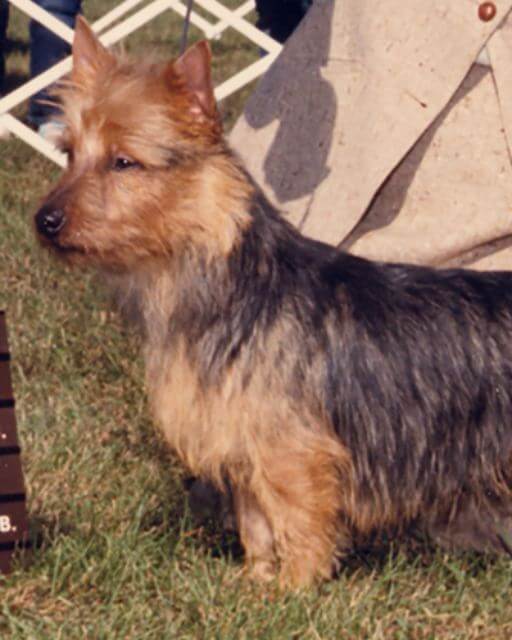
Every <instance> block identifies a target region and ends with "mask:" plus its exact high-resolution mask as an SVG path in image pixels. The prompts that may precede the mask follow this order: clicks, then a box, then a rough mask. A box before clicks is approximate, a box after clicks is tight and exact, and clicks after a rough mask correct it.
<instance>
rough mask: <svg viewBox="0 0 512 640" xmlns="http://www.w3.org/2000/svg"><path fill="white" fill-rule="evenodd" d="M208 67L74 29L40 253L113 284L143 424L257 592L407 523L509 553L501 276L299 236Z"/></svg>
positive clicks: (506, 333)
mask: <svg viewBox="0 0 512 640" xmlns="http://www.w3.org/2000/svg"><path fill="white" fill-rule="evenodd" d="M210 58H211V54H210V49H209V47H208V45H207V43H205V42H200V43H198V44H195V45H194V46H192V47H190V48H189V49H188V50H187V51H186V52H185V53H184V54H183V55H182V56H181V57H179V58H177V59H176V60H174V61H171V62H169V63H165V64H157V63H153V62H143V63H140V64H136V63H132V62H130V61H129V60H125V59H123V58H122V57H118V56H116V55H114V54H113V53H111V52H110V51H108V50H107V49H105V48H104V47H103V46H102V45H101V44H100V42H99V41H98V39H97V38H96V37H95V36H94V34H93V33H92V31H91V29H90V28H89V27H88V25H87V23H86V22H85V21H84V20H83V19H82V18H79V19H78V21H77V26H76V32H75V40H74V45H73V69H72V73H71V76H70V78H69V79H68V80H67V81H65V82H64V83H63V85H62V86H61V87H60V89H59V90H58V96H59V100H60V103H61V105H62V110H63V116H62V118H63V122H64V123H65V125H66V133H65V136H64V138H63V141H62V148H63V150H64V151H65V152H66V153H67V155H68V159H69V165H68V168H67V170H66V171H65V172H64V174H63V176H62V177H61V179H60V181H59V182H58V184H57V185H56V186H55V188H54V189H53V190H52V191H51V193H50V194H49V195H48V196H47V198H46V199H45V201H44V203H43V204H42V206H41V208H40V209H39V211H38V212H37V213H36V215H35V227H36V230H37V234H38V236H39V238H40V240H41V242H42V243H43V245H44V246H46V247H48V248H49V249H50V250H52V251H53V253H54V254H56V255H57V256H59V257H61V258H62V259H64V260H65V261H66V262H68V263H70V264H73V265H75V266H76V267H77V268H88V267H91V266H92V267H95V268H97V269H99V270H100V272H101V273H102V274H103V275H104V277H105V279H106V280H108V281H109V283H110V285H111V286H112V288H113V290H114V291H115V292H116V298H117V301H118V303H119V306H120V308H121V310H122V311H123V313H124V314H125V315H126V316H127V318H128V319H129V321H130V322H131V323H132V324H133V325H134V326H135V327H136V328H137V329H138V330H139V331H140V334H141V336H142V339H143V344H144V358H145V367H146V382H147V389H148V394H149V398H150V406H151V410H152V413H153V415H154V417H155V420H156V422H157V423H158V424H159V426H160V428H161V430H162V432H163V434H164V435H165V438H166V440H167V442H168V443H169V445H170V446H171V447H172V449H174V451H176V452H177V454H178V455H179V457H180V458H181V460H182V461H183V462H184V463H185V465H187V467H188V468H189V469H190V470H191V471H192V473H193V474H195V475H197V476H198V477H200V478H204V479H205V480H208V481H210V482H212V483H213V484H214V485H215V486H216V487H217V488H218V489H219V490H221V491H222V490H225V489H226V488H229V491H230V492H231V494H232V495H233V500H234V509H235V513H236V521H237V526H238V529H239V534H240V538H241V542H242V545H243V547H244V550H245V556H246V564H247V567H248V571H249V573H250V574H251V575H252V576H254V577H255V578H257V579H260V580H268V579H273V578H274V577H277V578H278V580H279V582H280V584H282V585H283V586H284V587H290V588H301V587H307V586H308V585H310V584H312V583H313V582H315V581H317V580H321V579H325V578H329V577H330V576H331V573H332V567H333V564H334V561H335V559H336V558H337V557H343V554H344V553H346V552H347V550H349V549H350V548H351V547H352V545H353V544H354V541H356V540H357V539H358V538H359V537H361V536H366V535H373V534H374V533H375V532H377V533H379V532H386V531H388V530H392V531H402V530H403V531H405V530H407V528H409V527H410V526H416V527H419V528H420V529H421V530H424V531H425V532H426V533H427V534H428V535H430V536H432V537H433V538H434V539H436V540H439V541H440V542H441V543H442V544H445V545H448V546H450V547H456V548H465V549H477V550H482V551H494V552H501V551H508V552H510V542H509V541H510V528H511V522H512V521H511V517H512V496H511V487H512V473H511V471H512V469H511V452H512V339H511V338H512V275H510V274H509V273H506V272H489V273H477V272H472V271H464V270H439V271H438V270H434V269H430V268H425V267H420V266H413V265H404V264H387V263H380V262H371V261H368V260H365V259H363V258H360V257H356V256H353V255H349V254H347V253H343V252H341V251H338V250H337V249H336V248H333V247H331V246H328V245H326V244H323V243H320V242H316V241H314V240H311V239H308V238H306V237H303V236H301V235H300V234H299V232H298V231H297V230H295V229H294V228H293V227H292V226H291V225H290V224H289V223H288V222H287V221H286V220H285V219H284V218H283V217H282V216H281V215H280V213H279V212H278V211H276V210H275V209H274V208H273V206H271V204H269V202H268V201H267V200H266V199H265V197H264V195H263V194H262V191H261V190H260V189H259V188H258V186H257V185H256V184H255V183H254V182H253V180H252V179H251V177H250V176H249V175H248V174H247V172H246V171H245V170H244V168H243V167H242V166H241V164H240V162H239V160H238V159H237V158H236V157H235V155H234V154H233V153H232V152H231V151H230V149H229V147H228V146H227V144H226V142H225V141H224V138H223V134H222V126H221V122H220V117H219V114H218V110H217V106H216V103H215V98H214V92H213V86H212V80H211V70H210V62H211V60H210Z"/></svg>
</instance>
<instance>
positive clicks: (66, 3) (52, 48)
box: [0, 0, 82, 127]
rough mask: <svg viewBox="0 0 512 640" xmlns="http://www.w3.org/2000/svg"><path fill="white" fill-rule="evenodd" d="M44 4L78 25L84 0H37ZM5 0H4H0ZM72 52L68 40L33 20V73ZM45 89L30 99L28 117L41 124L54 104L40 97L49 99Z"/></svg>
mask: <svg viewBox="0 0 512 640" xmlns="http://www.w3.org/2000/svg"><path fill="white" fill-rule="evenodd" d="M35 1H36V4H38V5H39V6H40V7H41V8H43V9H46V10H47V11H48V12H49V13H51V14H52V15H53V16H54V17H55V18H58V19H59V20H62V22H64V23H65V24H66V25H67V26H68V27H71V28H73V27H74V26H75V18H76V16H77V14H78V13H79V11H80V6H81V4H82V0H35ZM0 2H2V0H0ZM69 53H70V46H69V45H68V43H67V42H66V41H65V40H62V39H61V38H59V36H56V35H54V34H53V33H52V32H51V31H48V29H46V28H45V27H43V26H42V25H41V24H39V22H36V21H35V20H32V21H31V22H30V76H31V77H32V78H33V77H34V76H37V75H39V74H40V73H42V72H43V71H46V69H49V68H50V67H51V66H53V65H54V64H56V63H57V62H59V61H60V60H62V59H63V58H65V57H66V56H67V55H69ZM48 99H49V96H48V93H47V92H46V91H40V92H39V93H36V95H35V96H33V97H32V98H31V100H30V106H29V121H30V123H31V124H32V125H34V126H36V127H37V126H39V125H40V124H42V123H43V122H45V121H46V120H48V119H50V118H51V117H52V114H53V113H55V110H56V109H55V108H54V107H50V106H49V105H46V104H40V103H39V102H38V101H39V100H48Z"/></svg>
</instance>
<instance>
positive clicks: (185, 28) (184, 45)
mask: <svg viewBox="0 0 512 640" xmlns="http://www.w3.org/2000/svg"><path fill="white" fill-rule="evenodd" d="M193 6H194V0H188V1H187V13H186V15H185V22H184V24H183V32H182V34H181V45H180V55H183V54H184V53H185V49H186V48H187V42H188V29H189V27H190V14H191V13H192V7H193Z"/></svg>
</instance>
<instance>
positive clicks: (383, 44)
mask: <svg viewBox="0 0 512 640" xmlns="http://www.w3.org/2000/svg"><path fill="white" fill-rule="evenodd" d="M511 9H512V0H506V1H502V2H500V1H496V2H494V3H489V2H485V3H479V2H475V1H473V0H451V1H450V2H446V1H445V0H431V1H430V2H424V0H408V1H407V2H403V0H400V1H399V0H385V1H383V2H375V1H374V0H335V1H334V0H317V1H316V3H315V4H314V6H313V7H312V9H311V10H310V12H309V13H308V15H307V16H306V18H305V19H304V21H303V22H302V24H301V25H300V27H299V28H298V29H297V31H296V32H295V33H294V35H293V36H292V37H291V38H290V39H289V40H288V42H287V44H286V47H285V48H284V50H283V52H282V54H281V55H280V57H279V58H278V60H277V61H276V62H275V63H274V65H273V66H272V68H271V69H270V70H269V71H268V72H267V74H266V76H264V78H263V79H262V81H261V82H260V83H259V85H258V87H257V88H256V90H255V91H254V93H253V95H252V96H251V98H250V99H249V101H248V104H247V106H246V109H245V112H244V114H243V116H242V117H241V118H240V120H239V122H238V123H237V124H236V126H235V128H234V130H233V132H232V134H231V142H232V144H233V146H234V147H235V149H236V150H237V151H238V153H239V154H240V155H241V156H242V158H243V160H244V161H245V163H246V164H247V166H248V168H249V170H250V171H251V172H252V174H253V175H254V176H255V178H256V179H257V181H258V182H259V183H260V184H261V185H262V186H263V187H264V189H265V191H266V192H267V194H268V195H269V197H270V198H271V200H272V201H274V202H275V203H276V204H277V205H278V206H279V207H280V208H281V209H283V210H284V211H285V212H286V213H287V215H288V216H289V218H290V219H291V220H292V221H293V222H294V223H295V224H296V225H298V227H299V228H300V229H301V230H302V231H303V233H305V234H307V235H310V236H313V237H315V238H319V239H322V240H325V241H327V242H330V243H333V244H339V245H340V246H342V247H343V248H345V249H347V250H349V251H352V252H354V253H356V254H360V255H366V256H369V257H372V258H376V259H385V260H400V261H411V262H417V263H429V264H435V265H451V264H456V265H465V266H474V267H476V268H512V165H511V157H512V154H511V143H512V16H511V15H510V13H511Z"/></svg>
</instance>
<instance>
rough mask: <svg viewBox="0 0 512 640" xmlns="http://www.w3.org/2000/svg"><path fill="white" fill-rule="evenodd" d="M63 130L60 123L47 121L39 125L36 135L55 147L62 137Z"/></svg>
mask: <svg viewBox="0 0 512 640" xmlns="http://www.w3.org/2000/svg"><path fill="white" fill-rule="evenodd" d="M64 129H65V125H64V124H63V123H62V122H59V121H58V120H48V121H47V122H43V124H40V125H39V128H38V130H37V133H38V134H39V135H40V136H41V137H42V138H44V139H45V140H47V141H48V142H51V143H52V144H53V145H56V144H57V142H58V141H59V140H60V138H61V137H62V134H63V132H64Z"/></svg>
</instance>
